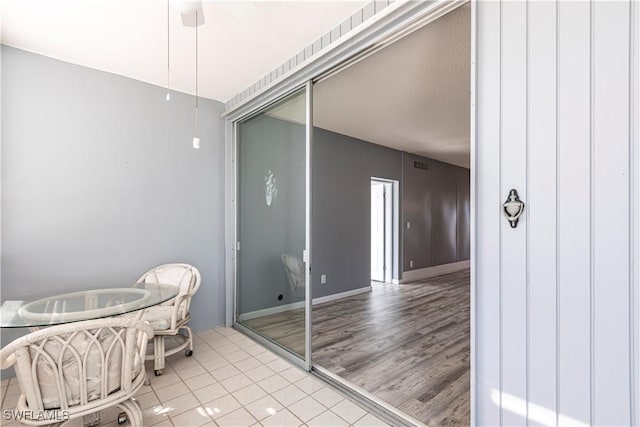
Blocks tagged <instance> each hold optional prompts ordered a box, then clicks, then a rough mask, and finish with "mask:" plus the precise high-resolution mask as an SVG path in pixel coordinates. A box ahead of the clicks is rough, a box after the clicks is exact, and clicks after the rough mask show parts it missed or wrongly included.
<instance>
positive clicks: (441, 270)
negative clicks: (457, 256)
mask: <svg viewBox="0 0 640 427" xmlns="http://www.w3.org/2000/svg"><path fill="white" fill-rule="evenodd" d="M470 265H471V262H470V261H469V260H466V261H458V262H452V263H451V264H443V265H436V266H434V267H427V268H421V269H418V270H410V271H405V272H403V273H402V279H400V280H399V283H409V282H415V281H416V280H422V279H428V278H430V277H435V276H440V275H442V274H449V273H454V272H456V271H460V270H464V269H465V268H469V267H470Z"/></svg>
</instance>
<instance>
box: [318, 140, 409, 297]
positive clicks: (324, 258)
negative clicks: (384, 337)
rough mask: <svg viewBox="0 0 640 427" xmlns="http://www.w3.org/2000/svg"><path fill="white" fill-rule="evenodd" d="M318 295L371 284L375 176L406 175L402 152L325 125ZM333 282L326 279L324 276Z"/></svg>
mask: <svg viewBox="0 0 640 427" xmlns="http://www.w3.org/2000/svg"><path fill="white" fill-rule="evenodd" d="M313 150H314V151H313V212H312V214H313V255H312V256H313V297H314V298H317V297H322V296H326V295H331V294H336V293H340V292H346V291H349V290H352V289H358V288H362V287H365V286H369V285H370V284H371V250H370V247H371V177H377V178H387V179H394V180H398V181H401V180H402V153H401V152H400V151H397V150H393V149H390V148H385V147H382V146H380V145H374V144H371V143H368V142H365V141H361V140H358V139H355V138H351V137H348V136H345V135H341V134H338V133H334V132H330V131H327V130H324V129H319V128H316V129H315V131H314V139H313ZM321 274H326V275H327V283H324V284H321V283H320V275H321Z"/></svg>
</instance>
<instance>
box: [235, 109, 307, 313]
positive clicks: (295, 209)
mask: <svg viewBox="0 0 640 427" xmlns="http://www.w3.org/2000/svg"><path fill="white" fill-rule="evenodd" d="M238 134H239V144H238V156H239V162H238V165H239V172H238V175H239V176H238V212H239V214H238V236H239V237H238V238H239V240H240V251H239V252H238V283H239V289H238V303H239V306H238V309H239V312H240V314H244V313H248V312H252V311H255V310H261V309H265V308H270V307H275V306H279V305H284V304H290V303H293V302H298V301H303V300H304V297H305V293H304V288H300V289H299V291H298V292H295V291H294V290H293V288H292V287H291V286H290V285H289V282H288V279H287V276H286V274H285V269H284V265H283V263H282V255H284V254H289V255H293V256H296V257H298V259H300V260H302V251H303V250H304V244H305V129H304V127H303V126H302V125H298V124H294V123H290V122H287V121H284V120H280V119H276V118H272V117H269V116H266V115H259V116H257V117H254V118H252V119H250V120H249V121H247V122H245V123H242V124H241V125H240V126H239V130H238ZM268 170H271V171H272V172H273V173H274V175H275V177H276V185H277V188H278V193H277V195H276V196H275V197H274V198H273V200H272V203H271V206H267V203H266V200H265V176H266V175H267V172H268ZM278 295H282V296H283V298H282V300H278Z"/></svg>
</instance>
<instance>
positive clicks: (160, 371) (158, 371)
mask: <svg viewBox="0 0 640 427" xmlns="http://www.w3.org/2000/svg"><path fill="white" fill-rule="evenodd" d="M153 373H154V374H156V377H159V376H160V375H162V369H156V370H155V371H153Z"/></svg>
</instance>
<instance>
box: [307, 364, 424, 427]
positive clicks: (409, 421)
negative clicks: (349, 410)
mask: <svg viewBox="0 0 640 427" xmlns="http://www.w3.org/2000/svg"><path fill="white" fill-rule="evenodd" d="M311 373H312V374H314V375H315V376H316V377H318V378H320V379H321V380H323V381H324V382H326V383H329V384H330V385H331V386H333V387H334V388H336V389H338V390H339V391H341V392H342V393H343V394H345V395H347V396H348V397H349V398H350V399H351V400H354V401H356V402H358V403H359V404H360V405H362V406H364V407H365V408H366V409H367V410H368V411H369V412H371V413H373V414H374V415H377V416H378V417H380V418H382V420H383V421H386V422H388V423H389V424H390V425H392V426H394V427H415V426H419V427H423V426H426V424H424V423H422V422H420V421H418V420H416V419H415V418H413V417H411V416H409V415H407V414H405V413H404V412H402V411H400V410H399V409H398V408H395V407H393V406H391V405H389V404H388V403H386V402H384V401H382V400H380V399H378V398H377V397H375V396H374V395H372V394H371V393H369V392H368V391H366V390H364V389H362V388H360V387H358V386H357V385H355V384H352V383H350V382H349V381H347V380H345V379H344V378H341V377H339V376H338V375H336V374H334V373H333V372H331V371H329V370H328V369H325V368H323V367H321V366H318V365H312V367H311Z"/></svg>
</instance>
